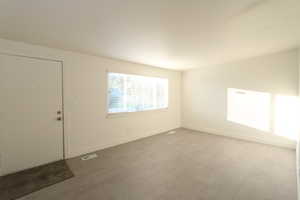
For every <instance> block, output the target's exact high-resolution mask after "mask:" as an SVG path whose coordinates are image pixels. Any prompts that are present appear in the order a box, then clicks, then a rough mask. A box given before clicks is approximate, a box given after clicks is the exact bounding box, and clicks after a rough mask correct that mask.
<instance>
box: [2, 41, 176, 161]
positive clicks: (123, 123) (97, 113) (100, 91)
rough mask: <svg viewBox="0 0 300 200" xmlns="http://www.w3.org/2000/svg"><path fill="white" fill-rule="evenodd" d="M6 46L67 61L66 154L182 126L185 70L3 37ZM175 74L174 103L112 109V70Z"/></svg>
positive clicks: (9, 50) (170, 76)
mask: <svg viewBox="0 0 300 200" xmlns="http://www.w3.org/2000/svg"><path fill="white" fill-rule="evenodd" d="M0 52H5V53H11V54H17V55H25V56H32V57H40V58H49V59H56V60H61V61H63V67H64V106H65V139H66V140H65V146H66V156H67V157H73V156H78V155H81V154H84V153H88V152H92V151H95V150H99V149H103V148H106V147H110V146H114V145H117V144H121V143H125V142H128V141H132V140H135V139H139V138H143V137H147V136H150V135H153V134H157V133H160V132H164V131H167V130H170V129H174V128H178V127H180V126H181V118H180V96H181V94H180V87H181V73H180V72H178V71H171V70H165V69H160V68H155V67H150V66H145V65H139V64H133V63H129V62H123V61H117V60H113V59H107V58H103V57H96V56H88V55H83V54H79V53H73V52H68V51H62V50H58V49H50V48H45V47H40V46H34V45H28V44H24V43H19V42H13V41H8V40H2V39H0ZM107 71H113V72H125V73H135V74H141V75H149V76H159V77H166V78H168V79H169V108H168V109H165V110H157V111H145V112H139V113H130V114H125V115H122V116H116V117H111V118H110V117H107V115H106V91H107V88H106V86H107V85H106V83H107V81H106V72H107Z"/></svg>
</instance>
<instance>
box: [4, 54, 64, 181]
mask: <svg viewBox="0 0 300 200" xmlns="http://www.w3.org/2000/svg"><path fill="white" fill-rule="evenodd" d="M0 54H1V55H6V56H15V57H23V58H30V59H37V60H46V61H52V62H58V63H60V66H61V78H60V79H61V87H62V88H61V92H62V94H61V97H62V98H61V109H62V143H63V152H62V153H63V159H66V145H65V143H66V140H65V139H66V138H65V110H64V65H63V61H62V60H56V59H50V58H42V57H35V56H26V55H19V54H12V53H4V52H0ZM0 172H1V168H0ZM0 176H1V173H0Z"/></svg>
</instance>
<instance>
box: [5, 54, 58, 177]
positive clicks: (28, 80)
mask: <svg viewBox="0 0 300 200" xmlns="http://www.w3.org/2000/svg"><path fill="white" fill-rule="evenodd" d="M0 97H1V98H0V99H1V100H0V101H1V102H0V150H1V152H0V153H1V154H0V156H1V157H0V159H1V160H0V161H1V162H0V168H1V171H0V175H5V174H10V173H13V172H17V171H20V170H24V169H28V168H32V167H35V166H39V165H43V164H46V163H50V162H53V161H57V160H62V159H63V122H62V119H61V120H59V119H58V117H62V113H61V114H59V113H58V112H62V65H61V63H60V62H56V61H49V60H41V59H35V58H27V57H20V56H10V55H2V54H0Z"/></svg>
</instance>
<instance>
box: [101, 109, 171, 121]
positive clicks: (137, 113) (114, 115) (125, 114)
mask: <svg viewBox="0 0 300 200" xmlns="http://www.w3.org/2000/svg"><path fill="white" fill-rule="evenodd" d="M168 109H169V108H161V109H154V110H143V111H135V112H120V113H107V114H106V118H108V119H109V118H121V117H129V116H140V115H145V114H152V113H156V114H157V112H166V111H168Z"/></svg>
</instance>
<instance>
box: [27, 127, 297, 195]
mask: <svg viewBox="0 0 300 200" xmlns="http://www.w3.org/2000/svg"><path fill="white" fill-rule="evenodd" d="M97 153H98V155H99V157H98V158H96V159H93V160H88V161H81V160H80V159H79V158H74V159H71V160H69V161H68V164H69V166H70V168H71V169H72V171H73V172H74V174H75V177H74V178H72V179H69V180H67V181H64V182H62V183H58V184H56V185H53V186H50V187H48V188H46V189H43V190H40V191H38V192H35V193H33V194H30V195H28V196H26V197H24V198H22V200H54V199H55V200H154V199H155V200H156V199H157V200H296V169H295V168H296V167H295V156H296V155H295V151H293V150H288V149H284V148H277V147H272V146H268V145H263V144H257V143H252V142H245V141H241V140H235V139H230V138H226V137H221V136H215V135H210V134H205V133H199V132H195V131H190V130H186V129H179V130H177V132H176V133H175V134H171V135H168V134H159V135H156V136H152V137H149V138H145V139H141V140H138V141H134V142H130V143H127V144H123V145H119V146H116V147H112V148H108V149H105V150H102V151H99V152H97Z"/></svg>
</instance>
